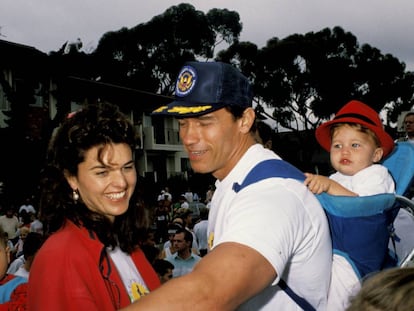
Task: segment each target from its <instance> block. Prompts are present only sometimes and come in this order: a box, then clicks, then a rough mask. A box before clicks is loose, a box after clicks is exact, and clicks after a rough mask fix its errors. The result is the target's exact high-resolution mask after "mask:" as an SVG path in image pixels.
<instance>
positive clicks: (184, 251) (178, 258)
mask: <svg viewBox="0 0 414 311" xmlns="http://www.w3.org/2000/svg"><path fill="white" fill-rule="evenodd" d="M173 244H174V248H175V249H176V250H177V251H176V253H175V254H172V255H170V256H167V257H166V258H165V260H167V261H169V262H171V263H172V264H173V265H174V270H173V277H175V278H176V277H179V276H183V275H186V274H187V273H190V272H191V271H192V270H193V268H194V266H195V265H196V264H197V262H199V261H200V260H201V257H200V256H198V255H196V254H194V253H193V252H192V251H191V245H192V244H193V235H192V234H191V232H190V231H188V230H187V229H178V230H177V232H176V233H175V235H174V239H173Z"/></svg>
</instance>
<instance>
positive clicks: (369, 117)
mask: <svg viewBox="0 0 414 311" xmlns="http://www.w3.org/2000/svg"><path fill="white" fill-rule="evenodd" d="M336 123H356V124H361V125H363V126H364V127H366V128H369V129H370V130H371V131H373V132H374V133H375V135H376V136H377V138H378V140H379V142H380V144H381V147H382V149H383V150H384V155H383V156H384V157H385V156H387V155H388V154H389V153H390V152H391V151H392V149H394V140H393V139H392V138H391V136H390V135H389V134H388V133H387V132H385V130H384V126H383V125H382V122H381V119H380V117H379V115H378V113H377V112H376V111H375V110H374V109H372V108H371V107H369V106H367V105H366V104H364V103H362V102H360V101H357V100H351V101H350V102H348V103H347V104H346V105H345V106H343V107H342V108H341V109H340V110H339V111H338V112H337V114H336V115H335V118H334V119H333V120H331V121H328V122H325V123H322V124H321V125H320V126H319V127H318V128H317V129H316V133H315V135H316V140H317V141H318V143H319V144H320V145H321V146H322V148H324V149H325V150H327V151H330V149H331V126H332V125H333V124H336Z"/></svg>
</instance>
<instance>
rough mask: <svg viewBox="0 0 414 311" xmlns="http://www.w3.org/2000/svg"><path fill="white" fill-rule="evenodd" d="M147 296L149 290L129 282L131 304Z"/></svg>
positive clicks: (141, 285)
mask: <svg viewBox="0 0 414 311" xmlns="http://www.w3.org/2000/svg"><path fill="white" fill-rule="evenodd" d="M148 294H149V290H148V289H147V287H146V286H145V285H143V284H141V283H138V282H134V281H132V280H131V281H130V286H129V298H130V299H131V302H134V301H137V300H139V299H141V297H144V296H145V295H148Z"/></svg>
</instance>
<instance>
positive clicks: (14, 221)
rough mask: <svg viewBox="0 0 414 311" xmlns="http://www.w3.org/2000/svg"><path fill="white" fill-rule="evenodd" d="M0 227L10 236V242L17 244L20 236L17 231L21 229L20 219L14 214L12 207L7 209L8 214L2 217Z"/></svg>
mask: <svg viewBox="0 0 414 311" xmlns="http://www.w3.org/2000/svg"><path fill="white" fill-rule="evenodd" d="M0 226H1V227H2V228H3V230H4V231H5V232H7V234H8V235H9V240H10V241H12V242H13V244H16V242H17V240H18V239H19V236H18V235H17V230H18V229H19V227H20V223H19V219H18V218H17V216H16V215H15V213H14V209H13V207H12V206H9V207H8V208H7V209H6V214H5V215H3V216H0Z"/></svg>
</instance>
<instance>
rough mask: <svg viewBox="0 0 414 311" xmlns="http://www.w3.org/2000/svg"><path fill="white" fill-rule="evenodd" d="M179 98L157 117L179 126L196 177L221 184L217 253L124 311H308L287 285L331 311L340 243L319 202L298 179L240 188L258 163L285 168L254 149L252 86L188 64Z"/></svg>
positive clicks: (230, 74)
mask: <svg viewBox="0 0 414 311" xmlns="http://www.w3.org/2000/svg"><path fill="white" fill-rule="evenodd" d="M174 99H175V100H174V101H173V102H172V103H170V104H168V105H166V106H163V107H160V108H158V109H156V110H155V111H154V112H153V115H154V117H156V116H157V115H166V116H170V117H171V116H173V117H176V118H177V119H178V123H179V134H180V139H181V141H182V143H183V145H184V148H185V151H186V152H187V154H188V157H189V160H190V163H191V166H192V169H193V170H194V172H196V173H211V174H212V175H213V176H214V177H215V178H216V179H217V180H216V183H215V185H216V190H215V193H214V196H213V199H212V202H211V208H210V212H209V219H208V221H209V224H208V237H209V240H208V241H209V252H208V253H207V255H206V256H204V257H203V258H202V259H201V260H200V261H199V262H198V263H197V264H196V265H195V266H194V269H193V270H192V272H190V273H188V274H186V275H184V276H182V277H179V278H174V279H172V280H171V281H169V282H167V283H165V284H164V285H163V286H161V287H160V288H159V289H157V290H156V291H154V292H152V293H151V294H150V295H148V296H146V297H144V298H143V299H140V300H139V301H137V302H135V303H133V304H131V305H130V306H128V307H127V308H125V309H124V310H145V311H152V310H236V309H237V310H255V311H259V310H260V311H265V310H266V311H267V310H269V311H274V310H283V311H293V310H295V311H296V310H300V307H299V305H298V301H294V300H293V299H292V298H291V296H289V291H288V290H287V291H285V290H283V288H284V289H287V287H285V286H284V285H282V284H283V283H284V284H285V285H287V286H288V288H289V289H291V290H292V291H293V292H295V293H296V294H297V295H298V296H300V297H302V298H304V299H305V300H306V301H307V302H308V304H309V305H310V306H312V307H313V308H314V309H316V310H318V311H325V310H326V304H327V294H328V288H329V282H330V275H331V263H332V246H331V245H332V244H331V239H330V234H329V226H328V221H327V218H326V216H325V213H324V210H323V209H322V207H321V205H320V204H319V202H318V200H317V199H316V197H315V196H314V195H313V194H312V193H311V192H310V191H309V189H307V187H306V186H305V185H304V184H303V183H302V182H300V181H298V180H295V179H291V178H268V179H264V180H261V181H259V182H256V183H253V184H251V185H249V186H247V187H245V188H243V189H242V190H240V191H239V192H236V191H235V190H234V188H233V186H234V185H235V184H238V185H240V184H241V183H242V182H243V180H244V179H245V177H246V176H247V175H248V173H249V172H250V171H251V170H252V169H253V167H255V166H256V165H257V164H258V163H260V162H263V161H265V160H268V159H280V157H278V156H277V155H276V154H275V153H274V152H273V151H271V150H269V149H265V148H264V147H263V146H262V145H261V144H259V143H257V142H256V140H255V132H254V131H255V129H254V123H255V122H256V115H255V111H254V109H253V108H252V100H253V93H252V88H251V85H250V83H249V81H248V79H247V78H246V77H245V76H244V75H242V74H241V73H240V72H239V71H238V70H237V69H235V68H234V67H233V66H231V65H229V64H225V63H221V62H188V63H186V64H185V65H184V66H183V67H182V69H181V71H180V72H179V74H178V78H177V83H176V88H175V98H174ZM281 280H283V281H284V282H280V281H281ZM278 284H280V286H278Z"/></svg>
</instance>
